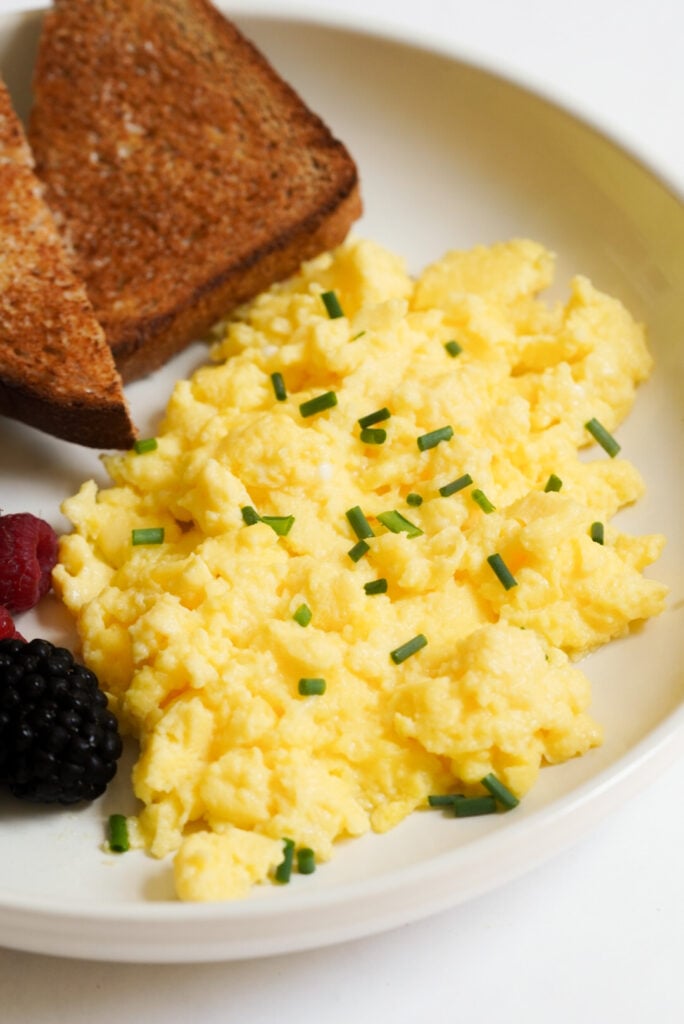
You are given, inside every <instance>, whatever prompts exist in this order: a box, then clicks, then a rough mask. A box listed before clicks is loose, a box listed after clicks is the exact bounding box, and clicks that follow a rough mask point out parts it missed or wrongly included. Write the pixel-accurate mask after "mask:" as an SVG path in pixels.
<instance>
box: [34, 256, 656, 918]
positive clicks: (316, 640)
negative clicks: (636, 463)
mask: <svg viewBox="0 0 684 1024" xmlns="http://www.w3.org/2000/svg"><path fill="white" fill-rule="evenodd" d="M552 275H553V257H552V256H551V254H550V253H548V252H547V251H546V250H545V249H544V248H543V247H542V246H541V245H538V244H536V243H534V242H531V241H512V242H509V243H501V244H498V245H494V246H491V247H488V248H486V247H478V248H475V249H473V250H471V251H466V252H458V251H454V252H451V253H448V254H447V255H446V256H445V257H444V258H443V259H442V260H440V261H439V262H437V263H435V264H434V265H432V266H430V267H428V268H427V269H426V270H425V271H424V272H423V273H422V274H421V275H420V276H419V277H418V278H417V280H413V279H412V278H411V277H410V276H409V275H408V273H407V272H406V269H405V266H404V263H403V261H402V260H401V259H400V258H399V257H398V256H395V255H394V254H392V253H390V252H388V251H387V250H385V249H384V248H382V247H381V246H379V245H376V244H374V243H371V242H368V241H363V240H358V241H357V240H353V241H349V242H347V243H345V244H344V245H342V246H340V247H339V248H338V249H336V250H335V251H334V252H333V253H332V254H326V255H323V256H320V257H318V258H316V259H314V260H312V261H309V262H308V263H306V264H305V265H304V266H303V267H302V268H301V270H300V271H299V272H298V273H297V274H296V275H294V276H293V277H292V278H291V279H289V280H288V281H286V282H284V283H281V284H277V285H274V286H273V287H271V288H270V289H269V290H268V291H267V292H265V293H264V294H262V295H261V296H259V297H258V298H256V299H255V300H254V301H253V302H251V303H249V304H247V305H245V306H243V307H242V308H240V309H239V310H238V311H237V312H236V313H235V315H234V316H233V317H232V319H231V320H230V322H229V323H228V324H227V326H226V330H225V338H224V339H223V340H222V341H221V342H220V344H219V345H218V348H217V351H216V353H215V354H216V356H217V360H218V365H215V366H207V367H203V368H202V369H200V370H198V371H197V372H196V373H195V374H194V375H193V377H192V378H191V379H190V380H188V381H181V382H179V383H178V384H177V386H176V388H175V391H174V394H173V396H172V398H171V401H170V404H169V406H168V409H167V412H166V416H165V419H164V421H163V423H162V425H161V427H160V430H159V431H158V433H157V436H156V437H155V438H147V439H145V441H143V442H141V443H139V444H138V445H137V446H136V448H135V449H134V450H132V451H131V452H129V453H126V454H122V455H116V456H108V457H107V458H106V460H105V464H106V467H107V469H108V471H109V474H110V476H111V481H112V483H111V486H109V487H105V488H101V489H98V487H97V485H96V484H95V482H94V481H90V482H86V483H85V484H84V485H83V487H82V488H81V490H80V491H79V493H78V494H76V495H74V496H73V497H71V498H69V499H68V500H67V501H66V502H65V504H64V511H65V513H66V515H67V516H68V518H69V519H70V520H71V522H72V524H73V532H72V533H70V534H69V535H67V536H65V537H63V538H62V539H61V542H60V557H59V564H58V565H57V567H56V569H55V572H54V581H55V586H56V588H57V590H58V592H59V593H60V594H61V596H62V598H63V600H64V601H65V603H66V605H67V606H68V608H69V609H71V611H72V612H73V613H74V615H75V617H76V620H77V626H78V630H79V634H80V638H81V641H82V648H83V658H84V660H85V662H86V664H88V665H89V666H90V667H91V668H92V669H93V670H94V671H95V672H96V673H97V674H98V676H99V677H100V679H101V682H102V685H103V686H104V688H105V689H106V690H107V691H108V692H109V694H110V696H111V699H112V702H113V708H114V710H115V711H116V713H117V715H118V716H119V717H120V720H121V722H122V725H123V727H124V728H126V729H128V730H130V731H131V732H132V733H133V735H134V736H136V737H137V738H138V739H139V741H140V756H139V760H138V762H137V765H136V767H135V769H134V774H133V782H134V788H135V792H136V794H137V796H138V797H139V798H140V800H141V801H142V803H143V808H142V811H141V813H140V815H139V816H138V817H137V819H136V820H135V821H132V822H131V824H132V838H133V842H134V843H137V844H140V845H144V846H145V847H146V848H147V849H148V850H150V851H151V852H152V854H154V855H156V856H160V857H161V856H165V855H173V856H174V871H175V878H176V887H177V892H178V895H179V896H180V897H181V898H183V899H225V898H232V897H236V896H240V895H243V894H244V893H245V892H247V891H249V889H250V887H251V885H252V884H253V883H255V882H263V881H266V880H267V879H269V878H273V877H275V878H280V879H281V880H282V879H283V874H284V875H285V876H286V875H287V873H288V871H289V867H290V866H291V865H292V864H295V863H296V861H297V860H301V863H302V867H301V868H300V870H301V871H302V873H304V872H305V871H309V870H311V868H312V866H313V864H314V863H315V861H323V860H326V859H327V858H329V857H330V856H331V852H332V849H333V845H334V843H335V841H336V840H338V839H341V838H344V837H350V836H358V835H361V834H362V833H365V832H367V831H369V830H371V829H373V830H376V831H384V830H386V829H389V828H391V827H392V826H393V825H395V824H397V823H398V822H399V821H401V820H402V819H403V818H404V817H405V816H406V815H407V814H409V813H410V812H412V811H413V810H415V809H417V808H420V807H425V806H427V805H428V803H430V802H432V803H437V804H438V805H439V804H440V803H441V802H443V801H446V802H449V801H451V804H452V806H453V805H455V804H456V802H457V801H456V798H455V797H454V795H453V794H455V793H462V794H464V795H465V796H466V797H467V796H471V797H479V796H482V797H485V798H486V802H487V803H488V805H489V802H490V793H491V792H492V791H493V792H494V793H495V794H498V796H497V797H496V800H495V803H496V804H497V805H500V803H501V799H502V794H503V800H504V806H511V804H512V803H514V802H515V800H516V799H518V798H519V797H520V796H522V795H523V794H524V793H525V792H526V791H527V790H528V789H529V788H530V787H531V786H532V785H533V783H534V781H535V779H536V777H537V774H538V772H539V769H540V766H541V765H542V764H546V763H550V764H553V763H557V762H560V761H564V760H566V759H567V758H571V757H573V756H575V755H579V754H583V753H585V752H586V751H588V750H589V749H590V748H591V747H593V746H595V745H596V744H598V743H599V742H600V738H601V730H600V727H599V725H598V724H597V723H596V722H595V721H594V720H593V718H592V717H591V715H590V713H589V710H588V708H589V703H590V696H591V695H590V684H589V681H588V679H587V678H586V676H585V675H584V673H583V672H582V671H581V670H580V669H579V668H578V667H577V666H576V665H575V664H574V663H573V660H574V659H576V658H577V657H578V656H580V655H583V654H584V653H586V652H588V651H590V650H592V649H593V648H596V647H598V646H599V645H601V644H605V643H606V642H608V641H610V640H611V639H613V638H615V637H619V636H622V635H624V634H625V633H627V632H628V630H629V628H630V625H631V624H632V623H634V622H636V621H638V620H643V619H646V618H648V617H649V616H652V615H656V614H658V613H659V612H660V611H661V609H662V608H663V605H664V599H665V587H664V586H663V585H661V584H660V583H658V582H656V581H655V580H653V579H649V578H647V577H645V576H644V575H643V572H642V570H643V569H644V568H645V567H646V566H647V565H648V564H649V563H651V562H652V561H654V560H655V559H656V558H657V557H658V555H659V553H660V551H661V549H662V546H663V538H662V537H661V536H658V535H654V536H642V537H634V536H629V535H627V534H625V533H624V532H622V531H621V530H620V529H618V528H617V527H616V526H614V525H613V524H612V523H611V518H612V517H613V515H614V514H615V513H616V511H617V510H618V509H619V508H620V507H621V506H623V505H625V504H627V503H629V502H633V501H634V500H636V499H637V498H638V497H639V496H640V494H641V493H642V491H643V486H644V485H643V482H642V480H641V477H640V475H639V473H638V472H637V470H636V469H635V468H634V467H633V466H632V465H631V464H630V463H629V462H628V461H627V460H625V459H624V458H621V457H619V444H618V442H617V441H616V440H615V438H614V436H613V433H612V432H613V431H614V430H615V428H616V427H617V426H618V424H619V423H620V421H621V420H622V419H623V417H624V416H625V415H626V414H627V412H628V410H629V408H630V407H631V404H632V402H633V399H634V394H635V386H636V384H637V383H638V382H639V381H640V380H642V379H644V378H645V377H646V376H647V375H648V373H649V371H650V368H651V358H650V355H649V353H648V350H647V347H646V344H645V340H644V332H643V330H642V329H641V327H640V326H639V325H637V324H636V323H635V322H634V321H633V320H632V319H631V317H630V315H629V314H628V313H627V311H626V310H625V309H624V308H623V307H622V305H621V304H620V303H619V302H618V301H617V300H615V299H613V298H611V297H609V296H607V295H605V294H603V293H601V292H599V291H597V290H596V289H595V288H594V287H593V286H592V285H591V284H590V282H589V281H588V280H586V279H585V278H583V277H577V278H576V279H574V280H573V282H572V285H571V291H570V296H569V299H568V301H567V302H566V303H565V304H564V305H563V304H552V305H549V304H547V303H546V302H544V301H542V299H540V298H539V297H538V293H539V292H541V291H542V290H543V289H544V288H546V287H547V286H548V285H549V284H550V283H551V279H552ZM596 441H598V445H596V444H595V442H596ZM592 445H593V446H594V457H592V458H589V459H587V458H586V457H583V458H580V457H579V455H578V450H579V449H581V448H587V447H589V446H592ZM483 780H484V781H483ZM506 794H508V796H506ZM430 798H432V799H430ZM459 806H460V805H459ZM471 806H472V805H471ZM492 806H494V804H492ZM490 809H491V808H490ZM312 858H313V860H312ZM274 873H275V874H274Z"/></svg>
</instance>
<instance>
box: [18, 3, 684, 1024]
mask: <svg viewBox="0 0 684 1024" xmlns="http://www.w3.org/2000/svg"><path fill="white" fill-rule="evenodd" d="M38 5H40V4H38ZM33 6H36V3H35V0H0V10H1V11H3V12H4V11H5V10H8V11H9V10H13V9H21V8H29V7H33ZM237 6H238V7H239V6H240V5H237ZM242 6H243V9H244V4H243V5H242ZM254 6H255V7H258V8H259V9H263V7H264V6H268V9H269V10H271V11H285V10H287V9H288V8H290V7H291V3H289V2H288V0H271V2H270V3H269V4H268V5H264V4H260V3H256V4H255V5H254ZM298 6H299V9H300V10H301V9H302V7H303V8H304V9H307V8H308V10H310V11H311V12H312V13H315V12H321V13H323V14H327V13H328V12H337V13H341V14H343V15H344V16H345V17H346V18H348V17H350V16H354V15H358V17H359V18H364V17H368V16H369V15H370V16H371V17H372V18H373V19H374V20H375V21H376V22H378V23H380V24H382V23H384V24H387V25H393V24H398V25H402V26H409V27H411V26H415V27H416V28H417V29H419V30H420V31H421V32H426V31H427V32H431V33H433V34H438V35H439V37H440V38H441V39H443V40H447V39H448V40H450V41H452V42H453V45H454V47H456V48H457V50H458V51H459V52H460V53H461V54H465V55H469V56H474V57H475V58H477V59H479V60H481V61H483V62H484V63H485V64H486V65H488V66H490V67H492V66H493V67H497V66H498V67H501V68H503V69H505V70H506V71H507V73H509V74H513V75H517V76H518V77H520V78H521V79H522V80H523V82H526V83H528V84H531V85H533V86H539V87H541V88H543V89H544V90H545V91H547V92H549V91H550V92H551V94H552V95H555V96H556V97H557V98H559V99H560V100H562V101H563V102H564V103H566V104H568V105H569V106H571V107H573V108H574V109H576V110H578V111H580V112H581V113H584V114H585V115H586V116H588V117H589V118H590V119H591V120H593V121H594V122H595V123H597V124H598V125H599V126H602V127H603V128H605V129H607V130H608V131H609V132H610V133H612V134H613V135H616V136H617V137H618V138H621V139H622V140H624V141H625V142H626V143H627V144H628V145H629V146H631V147H636V148H638V150H639V151H640V152H641V153H644V154H646V155H647V156H648V157H649V158H650V160H652V162H653V163H654V164H655V165H656V166H658V167H660V168H663V169H664V170H665V171H666V173H667V174H668V176H669V177H670V178H671V179H672V180H673V181H674V182H675V183H676V184H678V186H679V187H680V188H681V189H683V190H684V130H683V123H684V116H683V115H684V71H683V70H682V64H681V53H682V42H683V41H684V5H683V4H682V2H681V0H650V2H646V0H574V2H573V3H572V4H560V3H554V2H553V0H514V2H513V0H477V2H476V3H473V2H472V0H469V2H467V3H466V2H465V0H420V2H419V3H416V2H413V3H409V2H407V0H344V3H342V2H341V0H339V2H334V0H316V2H310V3H309V4H308V5H307V4H301V3H300V4H299V5H298ZM682 748H683V749H682V756H681V757H680V758H679V759H678V760H677V761H676V763H675V764H674V765H672V767H670V768H669V769H668V770H667V771H666V773H665V774H664V775H663V776H662V777H661V778H660V779H659V780H658V781H657V782H656V783H655V784H654V785H652V786H651V787H650V788H649V789H648V790H646V792H645V793H642V794H640V795H639V797H638V798H635V800H634V802H633V803H632V804H628V805H627V806H622V807H620V808H619V809H617V810H616V811H615V812H614V813H612V814H611V815H610V816H609V817H608V818H606V820H605V821H604V822H603V823H602V824H601V825H600V826H599V827H598V828H596V829H595V830H594V831H593V832H592V833H591V834H590V835H589V836H588V837H586V838H584V839H582V840H581V841H579V842H577V844H576V845H575V846H573V847H572V848H571V849H570V850H568V851H566V852H565V853H563V854H561V855H560V856H557V857H556V858H555V859H553V860H552V861H550V862H548V863H546V864H545V865H544V866H542V867H541V868H536V869H535V870H534V871H532V872H530V873H529V874H527V875H525V876H524V877H522V878H520V879H518V880H517V881H515V882H513V883H511V884H509V885H507V886H506V887H505V888H503V889H499V890H496V891H494V892H492V893H490V894H488V895H486V896H483V897H480V898H478V899H475V900H473V901H471V902H469V903H466V904H465V905H462V906H461V907H459V908H457V909H455V910H452V911H449V912H445V913H442V914H441V915H439V916H437V917H433V918H430V919H429V920H426V921H423V922H420V923H418V924H414V925H410V926H406V927H404V928H401V929H399V930H396V931H393V932H390V933H387V934H384V935H380V936H376V937H373V938H368V939H364V940H361V941H356V942H352V943H347V944H344V945H340V946H336V947H332V948H327V949H322V950H318V951H315V952H310V953H303V954H292V955H288V956H280V957H276V958H273V959H267V960H258V961H252V962H244V963H229V964H207V965H203V964H199V965H197V964H195V965H188V966H183V965H181V966H179V965H174V966H154V965H139V966H137V965H124V964H114V965H110V964H106V963H86V962H76V961H69V960H59V959H56V958H55V959H53V958H49V957H42V956H32V955H28V954H24V953H17V952H13V951H9V950H0V996H1V999H2V1008H1V1009H0V1017H1V1019H2V1020H3V1021H7V1024H43V1022H45V1024H61V1022H65V1024H66V1022H68V1024H82V1022H86V1021H88V1022H96V1024H100V1022H102V1024H109V1022H112V1024H113V1022H116V1024H121V1022H125V1021H144V1022H145V1024H157V1022H160V1024H161V1022H163V1024H176V1022H184V1021H191V1020H192V1021H194V1022H197V1024H213V1022H219V1021H220V1022H222V1024H223V1022H232V1021H236V1022H237V1021H239V1022H241V1024H243V1022H244V1024H262V1022H263V1024H266V1022H269V1024H270V1022H273V1021H279V1022H282V1024H290V1022H292V1024H294V1022H296V1024H309V1022H314V1021H316V1022H325V1024H342V1022H345V1024H348V1022H351V1021H354V1022H356V1024H365V1022H376V1021H377V1022H383V1024H384V1022H385V1021H387V1022H389V1021H391V1022H392V1024H413V1022H416V1024H417V1022H423V1021H428V1020H430V1019H433V1020H436V1021H445V1022H447V1021H452V1020H454V1021H455V1020H458V1021H459V1022H463V1024H470V1022H475V1021H479V1022H482V1024H489V1022H495V1021H496V1022H498V1021H502V1022H503V1021H505V1022H507V1024H516V1022H522V1021H525V1022H526V1024H537V1022H542V1021H544V1022H546V1021H552V1022H553V1024H574V1022H583V1024H584V1022H586V1024H595V1022H596V1024H598V1022H608V1024H612V1022H620V1024H641V1022H645V1021H651V1020H652V1021H653V1022H657V1024H675V1022H677V1024H679V1022H681V1021H684V870H683V866H684V738H683V743H682Z"/></svg>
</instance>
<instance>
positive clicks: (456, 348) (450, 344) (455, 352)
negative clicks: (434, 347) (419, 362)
mask: <svg viewBox="0 0 684 1024" xmlns="http://www.w3.org/2000/svg"><path fill="white" fill-rule="evenodd" d="M444 348H445V349H446V350H447V352H448V353H449V355H450V356H451V358H452V359H453V358H454V357H455V356H460V354H461V352H462V351H463V349H462V348H461V346H460V345H459V343H458V342H457V341H455V340H454V339H453V338H452V339H451V341H447V343H446V345H445V346H444Z"/></svg>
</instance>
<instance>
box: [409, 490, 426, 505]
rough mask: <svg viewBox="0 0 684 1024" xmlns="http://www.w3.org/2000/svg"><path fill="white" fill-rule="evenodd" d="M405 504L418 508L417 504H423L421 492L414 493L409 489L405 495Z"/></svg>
mask: <svg viewBox="0 0 684 1024" xmlns="http://www.w3.org/2000/svg"><path fill="white" fill-rule="evenodd" d="M406 504H407V505H411V506H412V507H413V508H418V506H419V505H422V504H423V496H422V494H416V492H415V491H411V493H410V494H407V495H406Z"/></svg>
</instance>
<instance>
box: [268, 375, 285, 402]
mask: <svg viewBox="0 0 684 1024" xmlns="http://www.w3.org/2000/svg"><path fill="white" fill-rule="evenodd" d="M271 384H272V385H273V391H274V392H275V396H276V398H277V400H278V401H279V402H284V401H285V399H286V398H287V390H286V388H285V381H284V380H283V375H282V373H272V374H271Z"/></svg>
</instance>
